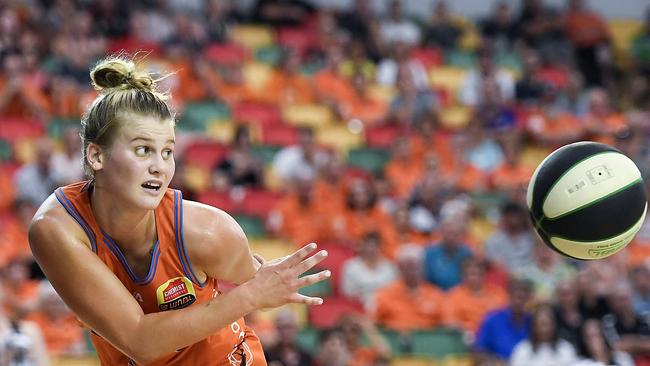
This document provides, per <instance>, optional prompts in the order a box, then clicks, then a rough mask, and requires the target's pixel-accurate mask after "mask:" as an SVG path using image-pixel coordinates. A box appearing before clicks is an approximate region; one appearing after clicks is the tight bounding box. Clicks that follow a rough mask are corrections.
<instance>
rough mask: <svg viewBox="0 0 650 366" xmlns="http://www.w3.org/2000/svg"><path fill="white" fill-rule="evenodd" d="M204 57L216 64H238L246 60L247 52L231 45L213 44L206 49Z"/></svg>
mask: <svg viewBox="0 0 650 366" xmlns="http://www.w3.org/2000/svg"><path fill="white" fill-rule="evenodd" d="M204 54H205V57H206V58H207V59H208V60H210V61H212V62H216V63H218V64H227V65H230V64H239V63H244V62H245V61H246V60H247V59H248V51H246V49H245V48H243V47H241V46H239V45H236V44H233V43H215V44H212V45H210V46H208V47H206V49H205V51H204Z"/></svg>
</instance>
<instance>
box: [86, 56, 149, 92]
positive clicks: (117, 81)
mask: <svg viewBox="0 0 650 366" xmlns="http://www.w3.org/2000/svg"><path fill="white" fill-rule="evenodd" d="M90 78H91V79H92V84H93V86H94V87H95V89H97V90H99V91H103V90H107V89H116V88H118V89H131V88H135V89H141V90H144V91H148V92H153V91H154V90H153V89H154V81H153V79H152V78H151V76H150V75H149V74H147V73H146V72H138V71H137V70H136V67H135V64H134V63H133V61H131V60H127V59H123V58H107V59H104V60H102V61H100V62H99V63H98V64H97V65H96V66H95V67H94V68H93V69H92V70H91V71H90Z"/></svg>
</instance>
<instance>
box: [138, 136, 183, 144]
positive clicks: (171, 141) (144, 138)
mask: <svg viewBox="0 0 650 366" xmlns="http://www.w3.org/2000/svg"><path fill="white" fill-rule="evenodd" d="M137 140H143V141H147V142H154V139H152V138H149V137H142V136H138V137H134V138H132V139H131V141H129V142H133V141H137ZM166 143H172V144H174V145H176V140H174V139H169V140H167V141H166Z"/></svg>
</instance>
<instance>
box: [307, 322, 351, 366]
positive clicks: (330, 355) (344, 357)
mask: <svg viewBox="0 0 650 366" xmlns="http://www.w3.org/2000/svg"><path fill="white" fill-rule="evenodd" d="M350 356H351V355H350V350H348V348H347V345H346V342H345V336H344V335H343V332H342V331H341V330H340V329H338V328H332V329H327V330H325V331H323V332H322V333H321V335H320V338H319V340H318V354H317V355H316V359H315V360H314V363H313V364H314V365H315V366H347V365H348V364H349V362H350V361H351V359H350Z"/></svg>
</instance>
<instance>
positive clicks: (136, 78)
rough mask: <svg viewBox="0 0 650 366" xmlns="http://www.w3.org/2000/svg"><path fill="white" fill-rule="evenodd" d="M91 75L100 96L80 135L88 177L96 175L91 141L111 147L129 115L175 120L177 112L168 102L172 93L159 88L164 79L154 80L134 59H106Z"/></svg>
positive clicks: (82, 123)
mask: <svg viewBox="0 0 650 366" xmlns="http://www.w3.org/2000/svg"><path fill="white" fill-rule="evenodd" d="M90 78H91V80H92V85H93V87H94V88H95V90H97V91H98V92H99V95H98V96H97V98H95V100H94V101H93V102H92V103H91V105H90V107H88V110H87V111H86V112H85V113H84V115H83V116H82V118H81V133H80V135H81V141H82V146H83V150H82V156H83V165H84V171H85V172H86V175H87V176H88V177H93V176H94V171H93V169H92V168H91V167H90V165H89V164H88V160H87V156H86V148H87V147H88V145H89V144H90V143H95V144H97V145H99V146H101V147H103V148H108V147H110V145H111V144H112V142H113V140H114V138H115V135H116V132H117V131H118V130H119V128H120V126H121V124H122V123H123V122H124V116H125V115H127V114H129V113H134V114H138V115H145V116H153V117H156V118H158V119H160V120H165V121H168V120H170V121H171V122H172V123H174V114H173V111H172V110H171V108H170V106H169V105H168V104H167V99H168V96H167V95H166V94H164V93H161V92H159V91H157V90H156V82H157V81H159V80H161V79H157V80H154V79H153V78H152V77H151V75H150V74H149V73H148V72H146V71H142V70H140V69H139V68H138V67H137V65H136V64H135V62H134V61H133V59H131V58H128V57H126V56H111V57H108V58H105V59H103V60H101V61H99V62H98V63H97V65H95V66H94V67H93V68H92V69H91V71H90Z"/></svg>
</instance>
